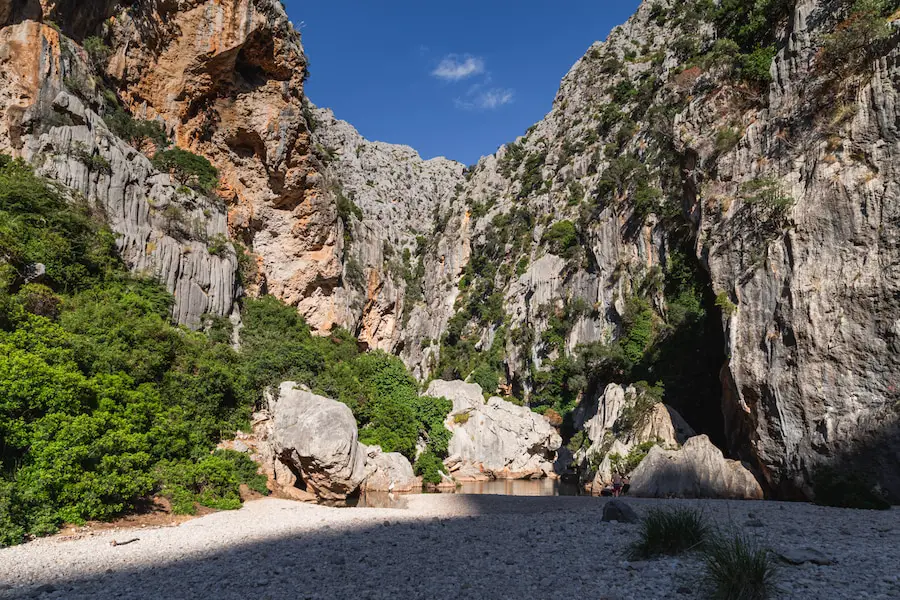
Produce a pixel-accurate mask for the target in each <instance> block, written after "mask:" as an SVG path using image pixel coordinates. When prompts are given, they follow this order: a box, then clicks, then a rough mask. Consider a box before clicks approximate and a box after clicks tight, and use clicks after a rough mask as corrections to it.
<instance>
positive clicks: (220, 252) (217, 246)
mask: <svg viewBox="0 0 900 600" xmlns="http://www.w3.org/2000/svg"><path fill="white" fill-rule="evenodd" d="M206 248H207V250H208V251H209V253H210V254H212V255H213V256H221V257H224V256H226V255H228V254H229V252H230V251H231V246H230V244H229V242H228V236H226V235H225V234H222V233H217V234H215V235H213V236H212V237H211V238H209V242H207V244H206Z"/></svg>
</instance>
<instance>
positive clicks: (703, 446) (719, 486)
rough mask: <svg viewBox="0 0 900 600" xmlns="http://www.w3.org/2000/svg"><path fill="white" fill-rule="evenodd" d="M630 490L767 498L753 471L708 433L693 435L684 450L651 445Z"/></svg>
mask: <svg viewBox="0 0 900 600" xmlns="http://www.w3.org/2000/svg"><path fill="white" fill-rule="evenodd" d="M629 493H630V494H631V495H634V496H645V497H651V498H669V497H675V498H730V499H744V500H762V498H763V491H762V488H761V487H760V485H759V483H758V482H757V481H756V478H755V477H754V476H753V474H752V473H751V472H750V471H748V470H747V469H746V468H745V467H744V466H743V465H742V464H741V463H740V462H739V461H736V460H727V459H726V458H724V456H722V451H721V450H719V449H718V448H716V447H715V446H713V445H712V443H711V442H710V441H709V438H708V437H706V436H705V435H698V436H696V437H692V438H691V439H689V440H688V441H687V442H685V444H684V446H683V447H682V448H681V449H680V450H664V449H663V448H660V447H659V446H654V447H653V448H651V449H650V453H649V454H647V457H646V458H645V459H644V460H643V461H641V464H640V465H639V466H638V468H637V469H636V470H635V471H634V473H632V475H631V490H630V492H629Z"/></svg>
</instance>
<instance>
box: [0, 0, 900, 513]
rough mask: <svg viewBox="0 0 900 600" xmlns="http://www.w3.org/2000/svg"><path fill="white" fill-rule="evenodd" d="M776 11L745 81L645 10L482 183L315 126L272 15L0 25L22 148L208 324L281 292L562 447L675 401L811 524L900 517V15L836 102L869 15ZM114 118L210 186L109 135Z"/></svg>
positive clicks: (742, 73) (280, 16)
mask: <svg viewBox="0 0 900 600" xmlns="http://www.w3.org/2000/svg"><path fill="white" fill-rule="evenodd" d="M781 4H784V5H785V6H787V10H785V11H784V14H777V15H776V14H772V15H770V17H771V21H772V22H771V27H770V30H771V31H769V32H768V33H767V35H770V37H771V40H769V41H767V42H766V43H771V46H772V47H773V48H775V50H776V53H775V56H774V59H771V60H768V59H770V58H771V57H770V56H767V57H765V58H766V60H768V62H766V63H764V64H768V65H769V68H768V72H767V73H766V72H765V69H759V68H757V69H756V71H755V72H754V73H752V74H751V70H752V67H753V63H752V60H751V59H752V57H754V56H756V58H757V59H759V56H757V55H754V54H740V52H739V51H738V49H736V46H729V45H728V44H727V43H721V42H723V40H724V41H727V40H725V38H724V36H723V34H722V31H721V28H722V27H721V24H718V25H717V24H716V23H714V22H713V19H711V17H710V15H711V14H712V13H711V12H710V11H711V10H713V8H714V5H712V6H713V8H710V6H708V3H699V2H691V1H684V0H654V1H653V2H644V3H643V4H642V5H641V6H640V7H639V9H638V11H637V12H636V14H635V15H634V16H633V17H632V18H631V19H630V20H629V21H628V23H626V24H624V25H622V26H621V27H618V28H616V29H615V30H614V31H613V32H612V33H611V34H610V36H609V38H608V39H607V40H606V41H605V42H598V43H596V44H594V45H593V46H592V47H591V48H590V49H588V51H587V53H586V54H585V56H584V57H583V58H582V59H581V60H579V61H578V62H577V63H576V64H575V65H574V66H573V67H572V69H571V70H570V71H569V72H568V73H567V74H566V75H565V77H564V78H563V81H562V84H561V86H560V89H559V92H558V93H557V96H556V98H555V99H554V102H553V105H552V108H551V110H550V112H549V113H548V114H547V116H546V117H545V118H544V119H542V120H541V121H540V122H539V123H537V124H536V125H535V126H533V127H532V128H530V129H529V130H528V131H527V132H526V133H525V134H524V135H523V136H521V137H520V138H519V139H517V140H515V142H511V143H510V144H507V145H506V146H504V147H502V148H501V149H500V150H499V151H498V152H497V153H496V154H494V155H492V156H487V157H485V158H483V159H482V160H481V161H479V163H478V164H477V165H474V166H473V167H464V166H463V165H461V164H459V163H455V162H453V161H449V160H445V159H433V160H422V159H421V158H420V157H419V155H418V154H416V152H415V151H413V150H412V149H410V148H407V147H403V146H395V145H390V144H384V143H379V142H371V141H367V140H365V139H364V138H362V137H361V136H360V135H359V134H358V133H357V132H356V130H355V129H353V127H352V126H350V125H349V124H347V123H345V122H342V121H340V120H338V119H337V118H336V117H335V116H334V115H333V114H332V113H331V112H330V111H328V110H327V109H320V108H316V107H314V106H312V105H311V104H310V103H309V101H308V100H307V99H306V97H305V95H304V89H303V86H304V82H305V79H306V77H307V61H306V57H305V55H304V51H303V47H302V44H301V40H300V36H299V34H298V33H297V32H296V31H295V29H294V28H293V26H292V25H291V23H290V22H289V20H288V18H287V15H286V14H285V12H284V10H283V8H282V6H281V4H280V2H277V1H275V0H236V1H234V2H228V3H223V2H214V1H212V0H208V1H200V0H194V1H190V0H186V1H183V2H177V3H176V2H159V3H143V2H133V3H130V4H127V5H126V6H124V7H120V6H119V5H118V4H117V3H112V2H109V3H104V2H95V3H90V7H87V6H85V3H80V2H79V3H76V2H65V1H59V2H53V1H51V0H45V1H43V2H40V3H38V2H12V1H10V0H5V1H0V24H4V25H5V26H4V27H3V29H2V30H0V67H2V68H0V151H2V152H5V153H9V154H13V155H15V156H19V157H22V158H25V159H27V160H29V161H30V162H32V163H33V164H34V165H36V166H37V168H38V169H39V171H40V172H41V173H42V174H44V175H46V176H48V177H51V178H53V179H55V180H56V181H59V182H60V183H62V184H64V185H65V186H66V187H67V188H68V189H69V190H71V192H72V193H73V194H80V195H83V196H84V197H86V198H88V199H90V200H91V201H93V202H95V203H96V204H97V205H98V206H101V207H102V208H103V209H104V211H105V213H106V214H107V215H108V220H109V222H110V225H111V226H112V228H113V229H114V230H115V231H116V232H117V233H118V234H120V237H119V246H120V249H121V250H122V253H123V257H124V258H125V260H126V261H127V262H128V264H129V265H130V266H131V267H132V268H133V269H134V270H136V271H139V272H142V273H147V274H150V275H153V276H156V277H157V278H159V279H160V280H161V281H163V282H165V284H166V285H167V287H168V288H169V289H170V291H173V292H174V293H175V295H176V309H175V317H176V318H177V319H178V320H179V321H180V322H183V323H185V324H188V325H190V326H192V327H199V326H200V325H201V322H202V318H203V315H205V314H214V315H228V314H231V313H232V312H233V306H234V302H235V300H237V299H238V298H239V297H240V295H241V294H242V293H246V294H263V293H269V294H273V295H275V296H277V297H279V298H280V299H282V300H283V301H285V302H287V303H289V304H291V305H293V306H296V307H297V309H298V311H299V312H300V313H301V314H302V315H303V316H304V317H305V318H306V319H307V321H308V322H309V323H310V325H311V326H312V327H313V329H314V330H316V331H318V332H320V333H326V332H328V331H330V330H331V329H332V328H333V327H334V326H343V327H346V328H348V329H350V330H351V332H353V333H354V334H355V335H357V336H358V337H359V339H360V341H361V342H363V343H365V344H366V345H367V346H368V347H369V348H379V349H383V350H386V351H389V352H393V353H396V354H398V355H400V356H401V357H403V358H404V360H405V361H406V362H407V364H408V365H410V367H411V368H412V369H413V370H414V372H415V373H416V375H417V376H418V377H420V378H421V379H423V380H424V379H427V378H429V377H432V376H434V377H442V378H444V379H455V378H466V377H469V376H470V375H473V372H476V373H482V374H483V373H487V374H488V375H489V376H490V377H493V378H496V380H497V390H492V391H497V392H498V393H501V394H503V395H505V396H507V397H511V398H512V397H515V398H517V399H518V400H524V401H528V402H529V403H531V404H532V405H533V406H538V407H541V409H542V410H544V411H546V410H550V409H552V410H553V411H554V412H559V413H562V414H564V415H568V414H569V413H571V416H570V417H569V420H568V421H566V422H565V423H564V424H563V428H564V429H566V428H569V429H570V432H569V433H571V431H575V430H577V429H578V427H579V425H580V424H581V423H580V421H583V420H584V419H585V418H587V417H589V416H590V415H591V414H592V412H591V406H596V401H597V398H598V396H599V391H602V390H603V389H604V388H605V386H606V384H608V383H619V384H628V383H636V381H632V380H637V379H644V380H646V381H648V382H649V384H650V385H652V384H655V383H656V382H657V381H660V382H662V383H663V384H664V385H665V397H666V402H667V403H669V404H672V405H673V406H675V407H676V408H677V410H678V411H679V412H680V413H681V414H683V415H684V416H685V418H686V419H687V420H688V421H689V422H690V424H691V425H692V426H693V427H694V428H695V429H697V430H698V431H699V432H700V433H707V434H708V435H710V437H711V439H713V440H714V441H716V442H717V443H718V444H719V445H720V446H722V447H723V448H724V449H725V450H726V451H727V453H728V454H729V455H730V456H732V457H734V458H740V459H743V460H745V461H746V462H747V463H748V464H750V465H751V466H752V467H753V469H754V470H755V471H756V473H757V474H758V475H759V476H761V478H762V479H763V481H764V482H765V485H766V487H767V490H768V491H769V492H772V493H775V494H777V495H779V496H781V497H807V496H808V495H809V493H810V481H811V478H812V476H813V474H814V472H815V471H816V469H817V468H818V467H819V465H821V464H824V463H830V462H838V463H841V464H844V463H845V464H846V465H848V468H853V469H856V468H859V469H861V470H863V471H864V472H865V473H867V474H868V475H869V476H870V477H871V479H872V480H873V481H875V482H877V483H879V484H880V485H881V486H883V487H884V488H885V489H887V490H888V491H890V492H891V493H892V494H894V495H895V496H898V497H900V433H898V415H900V412H898V406H900V391H898V387H897V386H898V385H900V384H898V381H900V378H898V375H900V361H897V360H896V356H897V353H898V351H900V318H898V315H900V233H898V231H900V230H898V225H900V198H898V194H900V188H898V183H900V177H898V173H897V172H896V169H897V166H896V165H898V164H900V162H898V159H900V156H898V153H900V142H898V124H900V112H898V111H900V109H898V94H897V86H898V79H900V66H898V56H900V54H898V51H897V49H896V45H897V43H896V41H897V39H898V35H897V30H898V21H897V14H896V13H895V14H894V15H893V16H890V17H881V19H882V21H881V22H880V25H882V26H883V27H885V28H886V29H887V34H885V35H883V36H881V38H879V40H878V46H877V48H878V50H877V52H875V51H873V53H872V54H871V55H869V54H868V53H866V54H865V55H864V56H863V58H862V59H861V60H858V61H856V62H857V63H858V64H855V65H853V66H854V68H853V69H850V68H849V67H847V66H845V67H842V69H844V70H841V71H840V73H838V72H836V71H835V70H834V69H827V68H824V67H823V60H824V58H825V54H824V51H823V46H824V45H826V44H827V43H829V40H830V39H831V38H830V37H829V36H831V35H833V33H834V32H835V31H844V30H847V29H848V28H849V27H851V26H856V25H855V23H857V21H856V20H855V19H857V17H855V16H854V13H853V12H852V3H849V2H843V1H840V0H799V1H797V2H792V3H781ZM748 10H749V9H748ZM57 24H58V25H57ZM91 36H96V37H97V38H98V39H100V40H102V43H103V44H104V45H105V47H107V48H108V52H107V53H103V54H102V56H97V54H96V53H90V52H87V51H86V50H85V44H86V42H85V40H86V39H88V38H89V37H91ZM872 48H875V46H874V45H873V46H872ZM748 57H749V58H748ZM853 59H854V57H853V56H852V55H851V56H849V57H848V59H847V60H846V61H845V63H846V65H850V63H851V62H853ZM758 62H759V60H757V63H758ZM110 95H111V96H112V97H114V99H115V102H114V103H119V104H121V106H122V107H124V108H125V109H126V110H127V111H128V112H129V113H130V114H132V115H133V116H134V117H136V118H139V119H145V120H148V121H153V122H156V123H158V124H160V125H161V126H162V127H163V128H164V129H165V130H166V132H167V133H168V134H169V136H170V138H171V139H172V140H173V141H174V143H175V144H176V145H177V146H179V147H181V148H184V149H186V150H190V151H192V152H195V153H197V154H200V155H202V156H205V157H206V158H208V159H209V160H210V161H211V162H212V164H214V165H215V166H216V167H217V168H218V170H219V173H220V179H221V183H220V185H219V187H218V189H217V190H215V192H214V193H212V194H210V195H208V196H207V195H204V194H197V193H195V192H192V191H190V190H184V189H183V187H184V186H179V185H177V182H175V181H173V180H172V178H171V177H169V175H167V174H162V173H159V172H158V171H156V170H155V169H154V168H153V166H152V164H151V162H150V161H149V160H148V158H147V157H148V156H150V155H151V154H150V152H149V151H148V150H147V149H146V148H134V147H133V145H132V144H131V143H130V142H128V141H126V140H123V139H121V138H118V137H116V135H114V134H113V133H112V132H111V131H110V129H109V128H108V127H107V125H106V123H105V120H104V118H102V117H105V116H108V114H109V113H110V111H111V110H112V109H113V104H111V100H110ZM93 157H99V158H93ZM100 159H102V160H100ZM105 165H108V168H107V166H105ZM170 206H174V207H176V208H175V209H172V208H169V207H170ZM173 215H177V216H178V218H177V219H173ZM173 220H175V221H179V222H178V223H173ZM226 232H227V233H228V235H229V236H230V239H231V240H232V242H234V245H232V244H230V243H229V244H228V245H227V247H226V249H225V250H223V249H222V248H221V247H220V246H221V245H220V244H215V245H214V244H211V240H212V239H219V238H218V237H217V236H221V235H223V234H225V233H226ZM482 381H483V379H482ZM482 381H480V382H479V383H482ZM482 385H484V384H483V383H482ZM551 418H552V416H551ZM566 437H568V436H566Z"/></svg>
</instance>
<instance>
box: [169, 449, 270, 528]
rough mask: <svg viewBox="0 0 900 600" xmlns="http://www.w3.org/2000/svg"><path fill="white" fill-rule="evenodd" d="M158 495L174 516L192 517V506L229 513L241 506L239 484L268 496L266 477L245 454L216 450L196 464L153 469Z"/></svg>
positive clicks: (183, 463)
mask: <svg viewBox="0 0 900 600" xmlns="http://www.w3.org/2000/svg"><path fill="white" fill-rule="evenodd" d="M155 474H156V479H157V480H158V481H159V482H160V486H161V494H162V495H163V496H166V497H167V498H169V499H170V500H171V502H172V510H173V512H175V513H176V514H194V512H196V511H195V507H194V503H197V504H201V505H203V506H208V507H210V508H217V509H220V510H231V509H235V508H239V507H240V505H241V494H240V486H241V484H242V483H243V484H246V485H247V486H248V487H249V488H250V489H251V490H253V491H255V492H258V493H260V494H268V489H267V488H266V476H265V475H260V474H259V473H257V464H256V463H255V462H253V461H252V460H251V459H250V457H249V456H247V455H246V454H241V453H240V452H235V451H233V450H216V451H215V452H213V453H212V454H210V455H207V456H204V457H203V458H201V459H200V460H199V461H197V462H195V463H194V462H184V461H180V462H178V461H163V462H161V463H160V464H159V465H158V466H157V467H156V473H155Z"/></svg>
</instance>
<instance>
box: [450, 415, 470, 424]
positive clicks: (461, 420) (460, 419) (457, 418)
mask: <svg viewBox="0 0 900 600" xmlns="http://www.w3.org/2000/svg"><path fill="white" fill-rule="evenodd" d="M469 416H470V415H469V413H467V412H461V413H456V414H455V415H453V422H454V423H456V424H457V425H465V424H466V423H468V422H469Z"/></svg>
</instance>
